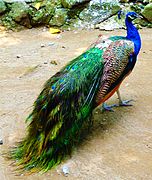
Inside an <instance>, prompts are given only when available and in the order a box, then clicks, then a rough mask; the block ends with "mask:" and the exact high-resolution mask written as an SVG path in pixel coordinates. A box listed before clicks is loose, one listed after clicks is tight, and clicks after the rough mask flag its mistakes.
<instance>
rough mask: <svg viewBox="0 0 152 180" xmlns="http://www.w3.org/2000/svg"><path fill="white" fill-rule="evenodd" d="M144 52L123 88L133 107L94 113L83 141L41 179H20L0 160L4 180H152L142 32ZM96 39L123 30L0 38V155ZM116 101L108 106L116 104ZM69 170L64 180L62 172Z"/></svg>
mask: <svg viewBox="0 0 152 180" xmlns="http://www.w3.org/2000/svg"><path fill="white" fill-rule="evenodd" d="M140 33H141V36H142V49H141V52H140V54H139V58H138V62H137V64H136V67H135V69H134V71H133V73H132V74H131V75H130V76H129V77H128V78H127V79H126V80H125V81H124V83H123V84H122V86H121V93H122V97H123V99H134V102H133V106H132V107H126V108H115V112H104V113H101V112H100V110H98V109H97V110H96V111H95V112H94V116H93V118H94V126H93V128H92V130H91V132H90V133H89V135H88V137H87V139H86V140H85V141H84V142H83V143H82V145H81V146H80V147H77V148H76V149H75V151H74V152H73V154H72V157H69V158H68V159H67V160H66V161H65V162H63V163H62V164H61V165H59V166H58V167H57V168H55V169H53V170H50V171H48V172H47V173H45V174H40V173H36V174H26V175H24V174H21V175H18V174H17V173H16V172H15V171H14V168H15V167H13V166H12V165H11V161H8V160H5V159H4V158H3V156H0V179H2V180H25V179H26V180H33V179H35V180H40V179H43V180H47V179H48V180H49V179H53V180H64V179H68V180H74V179H77V180H80V179H83V180H93V179H96V180H101V179H104V180H111V179H112V180H118V179H119V180H143V179H144V180H150V179H151V177H152V105H151V102H152V78H151V77H152V70H151V69H152V58H151V57H152V36H151V34H152V30H151V29H142V30H140ZM98 34H105V35H108V36H109V35H112V34H113V35H124V34H125V31H124V30H121V31H120V30H119V31H114V32H104V31H103V32H102V31H98V30H90V31H72V32H64V33H61V34H56V35H52V34H50V33H49V31H48V29H42V28H40V29H32V30H24V31H21V32H18V33H7V32H4V31H3V32H0V139H2V141H3V145H0V154H1V153H2V152H4V151H8V149H9V148H10V146H13V145H15V142H17V141H19V140H20V139H21V138H22V137H23V136H24V135H25V126H26V125H25V122H24V120H25V118H26V117H27V115H28V114H29V112H30V111H31V109H32V104H33V102H34V100H35V98H36V97H37V95H38V94H39V93H40V90H41V89H42V86H43V84H44V82H45V81H46V80H47V79H48V78H49V77H50V76H52V75H53V74H54V73H56V72H57V71H58V70H59V69H60V68H61V67H62V66H63V65H65V64H66V63H67V62H68V61H69V60H71V59H72V58H74V57H76V56H78V55H79V54H80V53H81V52H83V51H84V50H85V49H86V48H87V47H88V46H89V45H90V44H91V43H92V42H94V41H95V39H96V37H97V36H98ZM116 102H117V98H116V96H115V95H114V96H113V97H112V98H111V99H110V100H109V102H108V103H109V104H112V103H116ZM63 166H66V167H68V169H69V174H68V176H67V177H65V176H64V175H63V173H62V167H63Z"/></svg>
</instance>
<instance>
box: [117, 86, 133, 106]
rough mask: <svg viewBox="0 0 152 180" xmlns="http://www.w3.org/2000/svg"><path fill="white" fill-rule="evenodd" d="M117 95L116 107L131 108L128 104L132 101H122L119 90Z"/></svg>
mask: <svg viewBox="0 0 152 180" xmlns="http://www.w3.org/2000/svg"><path fill="white" fill-rule="evenodd" d="M117 95H118V99H119V105H117V106H132V104H129V102H131V101H133V100H132V99H131V100H125V101H122V99H121V96H120V92H119V89H118V90H117Z"/></svg>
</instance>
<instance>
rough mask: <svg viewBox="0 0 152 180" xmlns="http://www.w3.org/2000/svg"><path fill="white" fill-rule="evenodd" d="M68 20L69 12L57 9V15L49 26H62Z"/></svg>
mask: <svg viewBox="0 0 152 180" xmlns="http://www.w3.org/2000/svg"><path fill="white" fill-rule="evenodd" d="M67 18H68V10H66V9H64V8H59V9H56V11H55V15H54V16H53V18H52V19H51V20H50V22H49V25H50V26H58V27H60V26H62V25H63V24H64V23H65V22H66V20H67Z"/></svg>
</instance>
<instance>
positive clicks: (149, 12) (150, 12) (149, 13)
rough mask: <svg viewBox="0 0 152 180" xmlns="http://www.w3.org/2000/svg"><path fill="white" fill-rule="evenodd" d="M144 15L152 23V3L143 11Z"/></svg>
mask: <svg viewBox="0 0 152 180" xmlns="http://www.w3.org/2000/svg"><path fill="white" fill-rule="evenodd" d="M142 15H143V16H144V17H145V18H146V19H147V20H148V21H149V22H150V23H152V3H150V4H147V5H146V6H145V8H144V10H143V11H142Z"/></svg>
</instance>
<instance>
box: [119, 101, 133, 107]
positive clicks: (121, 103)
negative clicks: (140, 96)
mask: <svg viewBox="0 0 152 180" xmlns="http://www.w3.org/2000/svg"><path fill="white" fill-rule="evenodd" d="M131 101H133V99H131V100H126V101H121V102H120V103H119V106H132V104H129V103H130V102H131Z"/></svg>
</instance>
